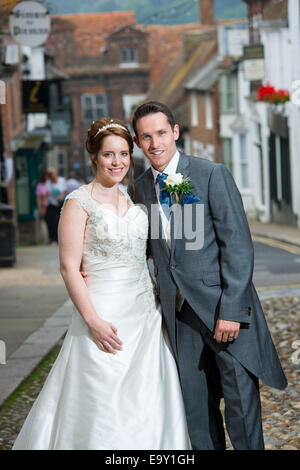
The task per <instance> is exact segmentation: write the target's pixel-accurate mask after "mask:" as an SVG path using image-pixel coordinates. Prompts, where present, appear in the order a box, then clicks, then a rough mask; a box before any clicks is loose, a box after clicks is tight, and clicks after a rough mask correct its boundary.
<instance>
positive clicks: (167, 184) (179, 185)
mask: <svg viewBox="0 0 300 470" xmlns="http://www.w3.org/2000/svg"><path fill="white" fill-rule="evenodd" d="M190 181H191V178H189V177H184V176H183V175H182V174H181V173H175V174H173V175H172V174H171V175H168V177H167V178H166V179H165V181H164V186H163V188H162V189H163V190H165V191H167V192H168V193H169V194H170V198H171V199H172V196H173V197H175V202H176V204H177V203H178V202H179V201H181V204H191V203H192V202H196V201H200V199H199V198H198V197H197V196H195V195H194V194H193V186H192V185H191V183H190Z"/></svg>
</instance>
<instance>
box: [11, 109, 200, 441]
mask: <svg viewBox="0 0 300 470" xmlns="http://www.w3.org/2000/svg"><path fill="white" fill-rule="evenodd" d="M86 148H87V150H88V152H89V153H90V156H91V160H92V166H93V169H94V174H95V178H94V180H93V181H92V182H91V183H90V184H87V185H83V186H81V187H80V188H79V189H76V190H75V191H73V192H72V193H70V194H69V195H68V196H67V198H66V201H65V203H64V207H63V210H62V214H61V218H60V222H59V253H60V265H61V274H62V277H63V279H64V282H65V284H66V287H67V290H68V292H69V295H70V298H71V299H72V301H73V303H74V312H73V316H72V320H71V323H70V327H69V329H68V331H67V334H66V337H65V339H64V342H63V345H62V348H61V350H60V353H59V355H58V357H57V359H56V361H55V363H54V365H53V367H52V369H51V371H50V373H49V375H48V377H47V379H46V382H45V384H44V386H43V389H42V391H41V392H40V394H39V396H38V398H37V400H36V401H35V403H34V405H33V407H32V409H31V410H30V412H29V415H28V416H27V418H26V421H25V423H24V425H23V427H22V429H21V432H20V434H19V435H18V437H17V439H16V441H15V443H14V446H13V449H14V450H19V449H22V450H25V449H26V450H62V449H64V450H99V449H106V450H107V449H119V450H121V449H122V450H124V449H126V450H127V449H137V450H138V449H146V450H147V449H148V450H150V449H152V450H167V449H174V450H175V449H180V450H187V449H191V444H190V440H189V437H188V432H187V425H186V417H185V411H184V407H183V399H182V394H181V389H180V383H179V377H178V373H177V368H176V363H175V360H174V358H173V355H172V351H171V348H170V344H169V341H168V337H167V334H166V332H165V331H164V330H163V326H162V315H161V309H160V306H159V305H158V304H157V303H156V298H155V293H154V286H153V283H152V279H151V277H150V274H149V271H148V267H147V261H146V242H147V236H148V219H147V216H146V214H145V213H144V212H143V210H142V209H141V208H140V207H139V206H136V205H134V204H133V202H132V201H131V200H130V197H129V195H128V194H127V191H126V188H125V187H124V186H122V185H121V184H120V182H121V181H122V180H123V179H124V177H125V175H126V174H127V172H128V170H129V168H130V165H131V164H133V158H132V152H133V141H132V138H131V135H130V132H129V130H128V129H127V127H126V126H125V124H123V123H122V122H121V121H119V120H117V119H115V120H111V119H109V118H103V119H100V120H98V121H96V122H94V123H93V124H92V126H91V128H90V129H89V131H88V135H87V139H86ZM81 265H82V269H83V271H85V272H86V273H87V280H86V282H85V281H84V279H83V277H82V276H81V274H80V269H81V268H80V267H81Z"/></svg>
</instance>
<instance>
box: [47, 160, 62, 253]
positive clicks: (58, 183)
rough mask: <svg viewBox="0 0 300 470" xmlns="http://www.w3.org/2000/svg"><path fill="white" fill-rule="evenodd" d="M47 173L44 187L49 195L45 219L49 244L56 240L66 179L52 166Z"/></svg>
mask: <svg viewBox="0 0 300 470" xmlns="http://www.w3.org/2000/svg"><path fill="white" fill-rule="evenodd" d="M47 174H48V180H47V182H46V187H47V191H48V194H49V197H48V205H47V210H46V216H45V219H46V222H47V225H48V227H49V244H51V243H52V242H56V243H57V242H58V238H57V227H58V222H59V215H60V210H61V207H62V201H63V199H64V196H65V194H66V180H65V178H63V177H62V176H58V175H57V172H56V170H54V169H53V168H50V169H49V170H48V172H47Z"/></svg>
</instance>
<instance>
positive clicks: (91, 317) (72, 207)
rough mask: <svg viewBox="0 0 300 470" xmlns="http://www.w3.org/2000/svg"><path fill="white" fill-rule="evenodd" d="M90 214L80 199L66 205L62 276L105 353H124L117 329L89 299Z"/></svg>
mask: <svg viewBox="0 0 300 470" xmlns="http://www.w3.org/2000/svg"><path fill="white" fill-rule="evenodd" d="M86 219H87V214H86V212H85V211H84V210H83V209H82V208H80V207H79V206H78V201H77V200H76V199H70V200H67V201H66V202H65V206H64V209H63V211H62V214H61V216H60V221H59V225H58V239H59V258H60V272H61V275H62V277H63V280H64V282H65V285H66V288H67V291H68V293H69V295H70V298H71V300H72V302H73V303H74V305H75V307H76V308H77V310H78V312H79V313H80V314H81V316H82V318H83V319H84V321H85V322H86V324H87V325H88V327H89V329H90V331H91V334H92V336H93V339H94V341H95V342H96V344H97V346H98V347H99V348H100V349H101V350H102V351H105V352H111V353H115V352H116V350H121V349H122V347H121V344H122V342H121V341H120V339H119V338H118V336H117V330H116V328H115V327H114V326H113V325H112V324H111V323H109V322H106V321H105V320H102V319H101V318H100V317H99V315H98V314H97V312H96V311H95V308H94V306H93V304H92V302H91V300H90V298H89V295H88V290H87V286H86V283H85V281H84V279H83V278H82V276H81V274H80V265H81V260H82V251H83V241H84V230H85V224H86Z"/></svg>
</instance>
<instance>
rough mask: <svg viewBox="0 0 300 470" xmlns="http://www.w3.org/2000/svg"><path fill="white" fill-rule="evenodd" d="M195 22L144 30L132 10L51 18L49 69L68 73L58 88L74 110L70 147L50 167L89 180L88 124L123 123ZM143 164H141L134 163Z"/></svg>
mask: <svg viewBox="0 0 300 470" xmlns="http://www.w3.org/2000/svg"><path fill="white" fill-rule="evenodd" d="M194 28H195V24H187V25H176V26H162V25H149V26H146V27H143V26H141V25H138V24H137V23H136V19H135V13H134V12H132V11H131V12H113V13H93V14H76V15H75V14H74V15H53V16H52V33H51V36H50V37H49V40H48V42H47V48H48V51H49V53H50V54H51V55H52V61H53V65H54V66H56V67H58V68H59V69H61V70H62V71H63V73H65V74H66V75H68V77H69V78H68V80H65V81H64V83H63V85H62V95H63V100H64V101H65V103H69V105H70V109H71V112H72V137H71V143H70V144H68V145H63V146H61V147H60V148H59V151H58V153H57V154H56V155H53V154H52V157H51V158H52V160H51V161H50V163H51V166H56V167H59V166H60V167H61V168H63V167H65V171H66V172H68V171H70V170H71V169H73V168H77V169H78V173H79V174H80V175H81V176H82V177H83V178H84V179H89V178H90V177H91V171H90V168H89V157H88V155H87V153H86V151H85V149H84V139H85V135H86V131H87V129H88V127H89V125H90V123H91V121H93V120H96V119H97V118H99V117H101V116H105V115H109V116H112V117H116V118H119V119H124V120H127V119H129V117H130V113H131V111H132V108H133V107H135V105H137V104H138V103H139V102H141V101H142V100H143V99H145V97H146V95H147V92H148V91H149V89H150V88H151V87H153V86H156V85H157V84H158V82H159V81H160V79H161V77H162V75H163V74H164V72H165V71H166V70H167V69H168V67H169V66H170V64H172V63H173V61H174V60H175V59H176V58H177V56H178V55H179V54H180V52H181V51H182V36H183V34H184V32H185V31H188V30H191V29H194ZM139 163H140V164H141V166H143V162H139V161H138V164H139Z"/></svg>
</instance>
